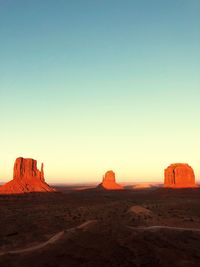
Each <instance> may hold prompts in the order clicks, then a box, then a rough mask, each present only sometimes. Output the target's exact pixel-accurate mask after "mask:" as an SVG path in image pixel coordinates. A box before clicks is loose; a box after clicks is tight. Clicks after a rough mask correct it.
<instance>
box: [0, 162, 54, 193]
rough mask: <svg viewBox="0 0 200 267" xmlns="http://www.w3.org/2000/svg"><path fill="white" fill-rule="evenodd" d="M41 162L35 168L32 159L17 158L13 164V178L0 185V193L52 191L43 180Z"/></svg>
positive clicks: (35, 164)
mask: <svg viewBox="0 0 200 267" xmlns="http://www.w3.org/2000/svg"><path fill="white" fill-rule="evenodd" d="M43 167H44V165H43V163H42V166H41V170H38V169H37V161H36V160H34V159H24V158H17V159H16V161H15V164H14V171H13V180H11V181H10V182H8V183H6V184H4V185H3V186H1V187H0V194H20V193H29V192H54V191H55V189H53V188H51V187H50V186H49V185H48V184H47V183H46V182H45V180H44V171H43Z"/></svg>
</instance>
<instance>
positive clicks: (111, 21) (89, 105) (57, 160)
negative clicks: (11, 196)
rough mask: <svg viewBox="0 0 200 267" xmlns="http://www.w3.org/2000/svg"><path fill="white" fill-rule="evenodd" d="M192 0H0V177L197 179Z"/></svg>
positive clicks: (196, 50)
mask: <svg viewBox="0 0 200 267" xmlns="http://www.w3.org/2000/svg"><path fill="white" fill-rule="evenodd" d="M199 14H200V1H199V0H166V1H164V0H84V1H83V0H17V1H16V0H0V123H1V127H0V181H7V180H9V179H11V178H12V169H13V164H14V160H15V158H16V157H19V156H23V157H31V158H35V159H37V160H38V161H39V163H41V162H42V161H43V162H44V164H45V174H46V180H47V181H48V182H88V181H97V182H98V181H100V180H101V177H102V175H103V173H104V172H105V171H107V170H109V169H113V170H114V171H115V172H116V176H117V178H118V181H122V182H123V181H133V182H134V181H163V169H164V168H165V167H167V166H168V165H169V164H170V163H173V162H187V163H189V164H190V165H191V166H192V167H193V168H194V170H195V173H196V176H197V178H200V16H199Z"/></svg>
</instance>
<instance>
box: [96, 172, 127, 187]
mask: <svg viewBox="0 0 200 267" xmlns="http://www.w3.org/2000/svg"><path fill="white" fill-rule="evenodd" d="M99 187H100V188H102V189H106V190H120V189H123V186H121V185H119V184H117V183H116V182H115V173H114V172H113V171H107V172H106V173H105V175H104V176H103V181H102V183H101V184H100V185H99Z"/></svg>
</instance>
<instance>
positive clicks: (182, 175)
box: [164, 163, 196, 188]
mask: <svg viewBox="0 0 200 267" xmlns="http://www.w3.org/2000/svg"><path fill="white" fill-rule="evenodd" d="M164 187H170V188H191V187H196V184H195V174H194V171H193V169H192V167H190V166H189V165H188V164H186V163H174V164H171V165H170V166H169V167H167V168H166V169H165V181H164Z"/></svg>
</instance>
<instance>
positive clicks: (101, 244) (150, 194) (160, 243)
mask: <svg viewBox="0 0 200 267" xmlns="http://www.w3.org/2000/svg"><path fill="white" fill-rule="evenodd" d="M59 189H60V190H61V191H62V192H57V193H35V194H26V195H7V196H3V195H2V196H0V267H33V266H34V267H36V266H37V267H57V266H59V267H60V266H63V267H71V266H74V267H76V266H77V267H78V266H83V267H86V266H87V267H104V266H113V267H114V266H115V267H116V266H127V267H129V266H130V267H157V266H163V267H165V266H166V267H168V266H170V267H173V266H177V267H185V266H190V267H193V266H194V267H198V266H200V189H198V188H197V189H176V190H170V189H164V188H156V189H155V188H151V189H146V190H143V189H141V190H123V191H103V190H96V189H85V190H75V188H74V187H72V188H69V190H68V189H65V188H62V187H60V188H59ZM152 226H155V227H152ZM157 226H164V227H157Z"/></svg>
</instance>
